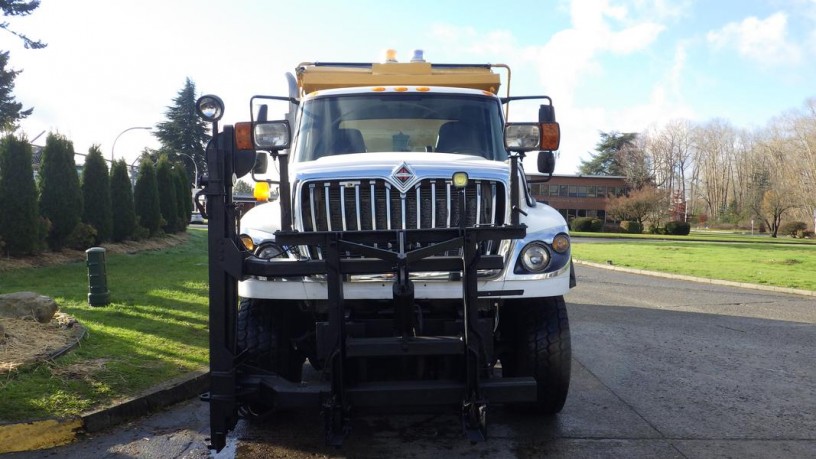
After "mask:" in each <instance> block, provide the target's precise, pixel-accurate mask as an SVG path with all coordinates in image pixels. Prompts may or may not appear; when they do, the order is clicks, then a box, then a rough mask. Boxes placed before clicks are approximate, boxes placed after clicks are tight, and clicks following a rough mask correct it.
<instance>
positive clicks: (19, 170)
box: [0, 135, 45, 255]
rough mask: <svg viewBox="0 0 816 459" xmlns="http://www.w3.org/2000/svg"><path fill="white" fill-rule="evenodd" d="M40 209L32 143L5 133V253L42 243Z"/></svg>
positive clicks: (1, 143) (0, 169)
mask: <svg viewBox="0 0 816 459" xmlns="http://www.w3.org/2000/svg"><path fill="white" fill-rule="evenodd" d="M39 213H40V212H39V210H38V206H37V186H36V184H35V183H34V171H33V168H32V167H31V145H29V144H28V142H27V141H25V140H23V139H19V138H17V137H15V136H13V135H7V136H5V137H4V138H3V139H2V140H0V236H2V239H3V240H4V241H5V249H6V250H7V251H8V252H7V253H8V254H10V255H29V254H33V253H36V252H37V251H38V250H39V249H40V248H41V247H42V245H43V241H44V240H45V236H44V235H41V234H40V233H39V232H38V231H36V229H37V223H38V221H39ZM32 229H34V231H32ZM0 248H2V247H0Z"/></svg>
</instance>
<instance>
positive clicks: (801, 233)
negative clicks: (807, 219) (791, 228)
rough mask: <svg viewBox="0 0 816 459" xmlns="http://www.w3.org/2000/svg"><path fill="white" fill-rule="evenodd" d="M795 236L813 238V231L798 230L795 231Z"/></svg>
mask: <svg viewBox="0 0 816 459" xmlns="http://www.w3.org/2000/svg"><path fill="white" fill-rule="evenodd" d="M796 237H798V238H799V239H813V231H807V230H799V231H797V232H796Z"/></svg>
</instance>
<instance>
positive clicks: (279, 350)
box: [236, 298, 305, 383]
mask: <svg viewBox="0 0 816 459" xmlns="http://www.w3.org/2000/svg"><path fill="white" fill-rule="evenodd" d="M298 314H300V311H298V310H297V307H296V305H295V304H292V303H289V302H285V301H282V302H274V301H270V300H256V299H251V298H243V299H241V302H240V303H239V305H238V324H237V333H236V345H237V348H238V349H237V350H238V353H242V352H246V354H247V355H246V362H247V363H248V364H250V365H252V366H255V367H258V368H261V369H264V370H270V371H274V372H275V373H277V374H278V375H280V376H281V377H283V378H285V379H287V380H289V381H292V382H296V383H299V382H300V381H301V378H302V376H303V362H304V361H305V356H304V355H303V353H302V352H300V351H299V350H297V349H295V347H294V346H293V338H294V337H295V335H294V333H297V328H299V327H298V325H299V324H300V322H301V321H300V320H299V316H298Z"/></svg>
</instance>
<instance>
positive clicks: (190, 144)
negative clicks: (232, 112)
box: [154, 78, 210, 177]
mask: <svg viewBox="0 0 816 459" xmlns="http://www.w3.org/2000/svg"><path fill="white" fill-rule="evenodd" d="M195 92H196V91H195V83H193V81H192V80H190V79H189V78H187V79H186V81H185V83H184V87H183V88H182V89H181V90H180V91H179V92H178V96H177V97H176V98H175V99H173V105H172V106H170V107H167V112H166V113H165V115H166V117H167V121H164V122H162V123H159V124H158V125H157V126H156V130H155V134H154V135H155V136H156V137H157V138H158V139H159V141H160V142H161V144H162V147H161V149H160V150H161V151H162V152H164V153H166V154H168V155H169V157H170V158H176V157H179V155H178V154H179V153H184V154H187V155H189V156H190V157H192V158H193V160H194V161H195V163H196V164H199V165H200V166H199V167H202V166H205V165H206V156H205V148H206V146H207V142H209V141H210V135H209V134H207V129H208V127H207V123H206V122H205V121H204V120H202V119H201V118H200V117H199V116H198V114H197V113H196V109H195V103H196V94H195ZM184 167H185V169H187V176H188V177H192V176H193V175H194V173H195V172H194V168H193V165H192V164H190V162H189V161H187V162H185V164H184Z"/></svg>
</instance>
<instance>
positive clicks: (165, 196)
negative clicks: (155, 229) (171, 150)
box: [156, 155, 182, 233]
mask: <svg viewBox="0 0 816 459" xmlns="http://www.w3.org/2000/svg"><path fill="white" fill-rule="evenodd" d="M173 177H174V175H173V169H172V166H171V165H170V160H169V159H167V156H165V155H162V156H161V158H159V162H158V163H157V164H156V190H157V191H158V194H159V211H160V212H161V217H162V220H163V221H162V223H161V228H162V229H163V230H164V232H165V233H175V232H176V231H178V230H179V229H180V227H181V226H182V225H181V224H180V223H179V221H178V219H179V212H178V196H176V194H177V193H176V181H175V179H174V178H173Z"/></svg>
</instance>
